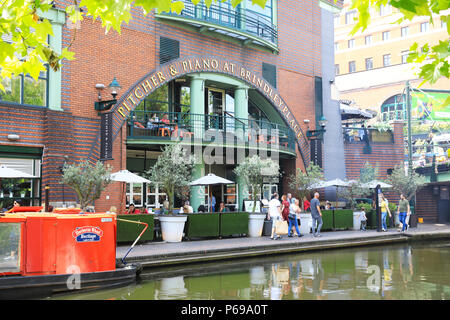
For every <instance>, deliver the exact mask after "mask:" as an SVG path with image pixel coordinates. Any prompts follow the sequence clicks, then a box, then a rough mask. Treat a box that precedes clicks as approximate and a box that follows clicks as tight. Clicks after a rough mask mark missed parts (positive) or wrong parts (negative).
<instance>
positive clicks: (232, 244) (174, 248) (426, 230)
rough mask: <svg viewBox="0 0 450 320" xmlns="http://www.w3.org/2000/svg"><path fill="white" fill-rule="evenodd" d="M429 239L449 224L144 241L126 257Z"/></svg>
mask: <svg viewBox="0 0 450 320" xmlns="http://www.w3.org/2000/svg"><path fill="white" fill-rule="evenodd" d="M431 238H448V239H450V225H449V224H447V225H443V224H419V225H418V227H417V228H411V229H410V230H408V231H406V232H405V233H401V232H398V231H397V229H389V231H387V232H377V231H376V230H368V231H332V232H323V233H322V237H320V238H315V237H313V236H312V234H308V235H305V236H303V237H301V238H298V237H295V236H294V237H292V238H289V237H287V236H283V238H282V239H280V240H271V239H270V238H269V237H258V238H249V237H242V238H225V239H211V240H192V241H182V242H179V243H167V242H146V243H143V244H137V245H136V246H135V247H134V248H133V250H132V251H131V252H130V253H129V255H128V256H127V258H126V262H127V263H131V262H139V263H141V264H142V265H143V266H144V267H156V266H161V265H168V264H184V263H193V262H202V261H212V260H223V259H233V258H243V257H249V256H257V255H267V254H280V253H292V252H301V251H309V250H325V249H331V248H343V247H352V246H362V245H376V244H386V243H395V242H405V241H411V240H423V239H431ZM129 248H130V245H126V246H123V245H122V246H118V247H117V251H116V252H117V259H118V260H120V259H122V258H123V257H124V255H125V254H126V252H127V251H128V249H129Z"/></svg>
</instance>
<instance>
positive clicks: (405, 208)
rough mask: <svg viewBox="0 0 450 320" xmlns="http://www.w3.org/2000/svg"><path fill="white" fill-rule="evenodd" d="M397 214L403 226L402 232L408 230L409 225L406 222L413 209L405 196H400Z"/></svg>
mask: <svg viewBox="0 0 450 320" xmlns="http://www.w3.org/2000/svg"><path fill="white" fill-rule="evenodd" d="M397 214H398V219H399V220H400V223H401V224H402V232H404V231H405V230H407V229H408V223H407V222H406V217H407V216H409V215H410V214H411V208H410V206H409V202H408V200H406V198H405V196H404V195H403V194H401V195H400V201H399V202H398V207H397Z"/></svg>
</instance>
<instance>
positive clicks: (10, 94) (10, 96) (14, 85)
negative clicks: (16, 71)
mask: <svg viewBox="0 0 450 320" xmlns="http://www.w3.org/2000/svg"><path fill="white" fill-rule="evenodd" d="M2 84H3V87H4V88H5V91H6V93H3V91H0V100H3V101H9V102H17V103H21V102H22V98H21V92H22V77H20V76H19V77H13V78H12V79H8V78H4V79H3V81H2Z"/></svg>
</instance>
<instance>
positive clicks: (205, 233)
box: [184, 212, 220, 239]
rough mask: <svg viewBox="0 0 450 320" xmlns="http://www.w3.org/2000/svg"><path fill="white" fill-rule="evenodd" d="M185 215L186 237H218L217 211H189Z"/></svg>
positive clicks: (218, 217)
mask: <svg viewBox="0 0 450 320" xmlns="http://www.w3.org/2000/svg"><path fill="white" fill-rule="evenodd" d="M187 216H188V217H187V221H186V225H185V229H184V230H185V231H184V233H185V237H186V238H188V239H190V238H196V237H219V231H220V230H219V223H220V214H219V213H214V212H207V213H189V214H188V215H187Z"/></svg>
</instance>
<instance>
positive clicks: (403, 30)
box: [400, 27, 409, 37]
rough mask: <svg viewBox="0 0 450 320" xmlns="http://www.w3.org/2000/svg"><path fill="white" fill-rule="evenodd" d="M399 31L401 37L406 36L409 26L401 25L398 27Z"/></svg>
mask: <svg viewBox="0 0 450 320" xmlns="http://www.w3.org/2000/svg"><path fill="white" fill-rule="evenodd" d="M400 33H401V36H402V37H406V36H407V35H408V34H409V27H403V28H401V29H400Z"/></svg>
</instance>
